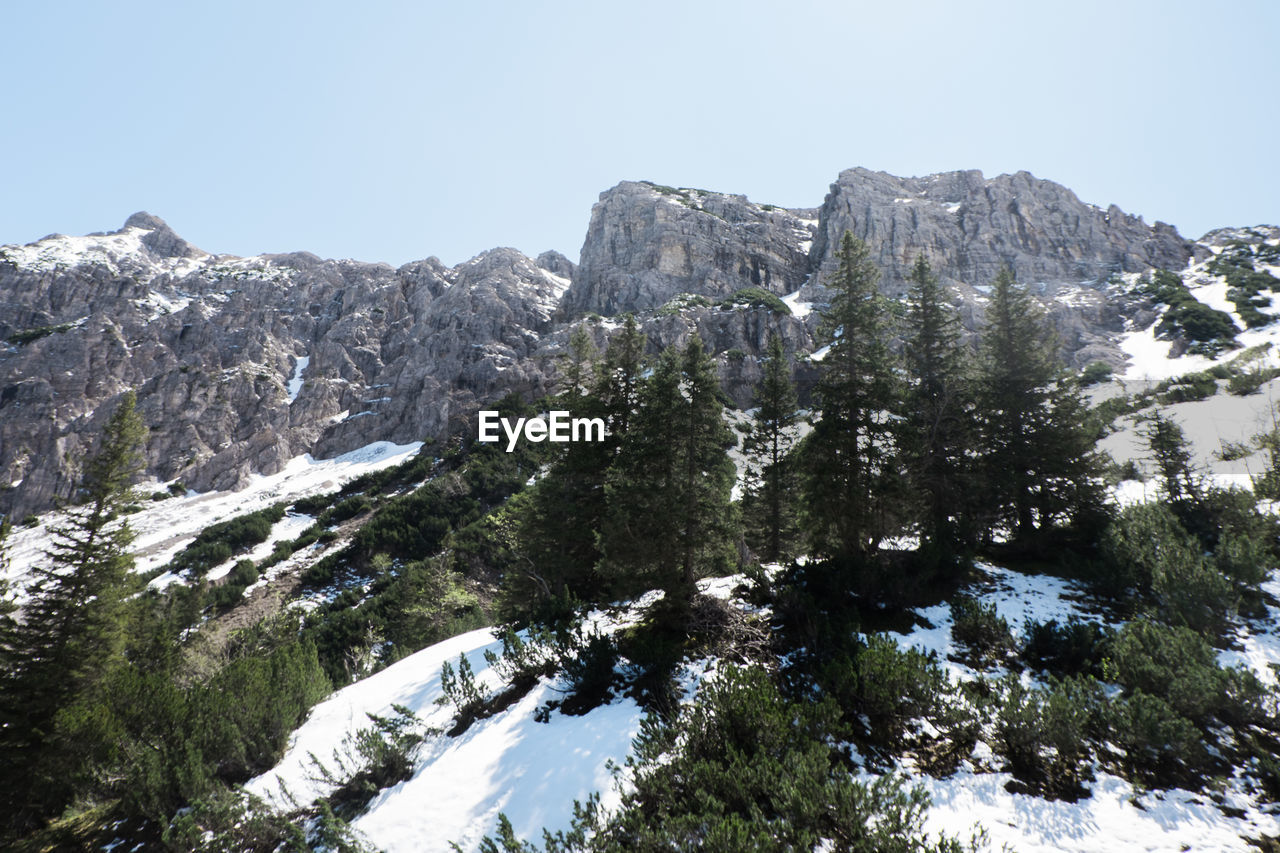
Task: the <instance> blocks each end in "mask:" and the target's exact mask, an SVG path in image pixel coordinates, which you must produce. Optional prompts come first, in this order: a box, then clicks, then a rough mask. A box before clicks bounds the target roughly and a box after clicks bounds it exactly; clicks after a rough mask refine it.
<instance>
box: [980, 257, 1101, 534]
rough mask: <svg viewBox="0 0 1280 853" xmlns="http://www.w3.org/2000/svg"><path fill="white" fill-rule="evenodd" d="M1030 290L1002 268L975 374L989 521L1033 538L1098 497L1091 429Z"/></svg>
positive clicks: (1091, 505) (1090, 505) (1081, 513)
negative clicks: (1020, 285) (977, 378)
mask: <svg viewBox="0 0 1280 853" xmlns="http://www.w3.org/2000/svg"><path fill="white" fill-rule="evenodd" d="M1054 347H1055V340H1054V336H1053V335H1052V334H1051V333H1050V331H1049V329H1048V327H1047V325H1046V323H1045V321H1044V319H1043V318H1042V316H1041V315H1040V312H1039V310H1038V309H1037V308H1036V307H1035V305H1034V304H1033V303H1032V301H1031V297H1030V296H1028V295H1027V293H1026V292H1025V291H1024V290H1023V289H1022V288H1020V287H1018V286H1017V283H1016V282H1015V281H1014V277H1013V273H1012V272H1011V271H1010V270H1008V269H1003V270H1001V271H1000V273H999V274H998V275H997V276H996V280H995V283H994V286H993V288H992V293H991V302H990V304H989V306H988V308H987V326H986V329H985V332H984V337H983V358H982V362H981V376H980V390H979V399H980V410H981V421H982V424H981V427H982V429H981V431H982V442H981V443H982V450H983V466H982V467H983V480H984V483H985V486H986V490H987V492H988V494H987V496H986V500H987V502H988V504H989V507H990V510H991V512H992V514H993V517H992V518H991V522H992V523H994V524H995V525H997V526H1002V527H1005V528H1006V529H1008V530H1009V531H1011V532H1012V533H1013V536H1014V538H1015V540H1018V541H1022V542H1024V543H1026V542H1029V541H1031V540H1033V539H1034V538H1035V536H1036V533H1037V532H1038V531H1040V530H1041V529H1044V528H1046V527H1049V526H1052V525H1053V524H1054V523H1055V522H1056V521H1058V520H1062V519H1064V518H1080V517H1083V516H1084V515H1085V514H1087V513H1088V512H1090V511H1091V510H1093V509H1095V508H1096V507H1097V506H1098V505H1099V504H1100V501H1101V496H1100V492H1099V487H1098V485H1097V482H1096V479H1095V475H1096V473H1097V459H1096V456H1095V455H1094V453H1093V444H1094V438H1095V437H1094V436H1092V435H1091V434H1090V433H1089V431H1088V426H1087V419H1086V417H1085V414H1086V412H1085V405H1084V402H1083V401H1082V400H1081V398H1080V394H1079V391H1078V389H1077V387H1076V385H1075V383H1074V382H1072V381H1071V380H1070V379H1069V378H1068V377H1067V376H1066V375H1065V372H1064V371H1063V370H1062V367H1061V365H1060V364H1059V362H1058V361H1057V359H1056V356H1055V355H1054Z"/></svg>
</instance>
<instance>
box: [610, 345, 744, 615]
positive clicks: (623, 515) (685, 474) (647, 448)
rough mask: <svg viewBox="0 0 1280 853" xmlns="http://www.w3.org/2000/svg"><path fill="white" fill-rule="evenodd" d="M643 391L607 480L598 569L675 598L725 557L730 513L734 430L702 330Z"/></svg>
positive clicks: (661, 363) (688, 592) (671, 354)
mask: <svg viewBox="0 0 1280 853" xmlns="http://www.w3.org/2000/svg"><path fill="white" fill-rule="evenodd" d="M639 400H640V405H639V407H638V408H637V410H636V412H635V416H634V419H633V420H632V422H631V427H630V429H629V430H628V432H627V434H626V436H625V437H624V439H623V443H622V446H621V448H620V450H619V454H618V457H617V460H616V462H615V463H614V465H613V466H612V468H611V469H610V470H609V474H608V478H607V480H606V484H605V496H606V502H607V514H606V518H605V521H604V525H603V527H602V530H601V534H600V539H599V544H600V550H601V552H602V554H603V560H602V568H603V570H604V571H605V572H606V573H607V574H608V575H610V576H611V577H613V578H617V579H622V580H624V581H630V582H632V583H634V582H635V581H644V582H646V583H652V584H655V585H657V586H658V587H660V588H662V589H664V590H666V592H667V596H668V599H669V601H670V602H671V603H672V604H673V605H676V606H678V605H680V604H682V603H686V602H688V601H689V600H690V599H691V598H692V595H693V593H694V589H695V587H694V582H695V581H696V579H697V577H698V576H699V575H700V574H702V573H703V572H704V571H706V570H708V569H709V568H712V567H713V566H716V564H717V563H723V562H724V561H725V555H726V552H727V549H728V547H729V535H730V530H731V526H732V518H733V510H732V507H731V506H730V504H729V497H730V493H731V491H732V488H733V481H734V467H733V462H732V461H731V460H730V459H729V457H728V454H727V452H726V451H727V450H728V448H729V447H732V446H733V444H734V440H733V434H732V433H731V432H730V431H729V428H728V427H727V426H726V425H725V423H724V417H723V407H722V405H721V403H720V396H719V382H718V380H717V378H716V374H715V363H714V361H712V359H711V358H710V356H708V355H707V354H706V352H704V351H703V348H702V340H701V338H699V337H698V336H697V335H696V334H695V335H694V336H693V337H692V338H690V340H689V343H688V346H687V347H686V348H685V350H684V353H683V354H680V353H677V352H676V351H675V350H674V349H668V350H666V351H665V352H664V353H663V354H662V356H661V358H660V359H659V360H658V363H657V365H656V366H655V367H654V370H653V373H652V374H651V375H650V376H649V377H648V378H647V379H645V381H644V383H643V385H642V387H641V389H640V398H639ZM637 588H640V587H633V591H634V589H637Z"/></svg>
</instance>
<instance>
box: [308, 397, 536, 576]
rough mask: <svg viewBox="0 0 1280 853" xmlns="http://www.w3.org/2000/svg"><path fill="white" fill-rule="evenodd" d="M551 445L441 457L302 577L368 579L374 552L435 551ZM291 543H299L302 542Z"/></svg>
mask: <svg viewBox="0 0 1280 853" xmlns="http://www.w3.org/2000/svg"><path fill="white" fill-rule="evenodd" d="M495 408H496V409H497V411H498V412H499V414H500V416H501V417H507V418H516V417H529V416H531V415H534V414H536V411H535V409H534V408H533V407H532V406H530V405H529V404H527V403H525V402H524V401H522V400H521V399H520V398H519V397H517V396H515V395H508V396H507V397H504V398H503V399H502V400H500V401H499V402H498V403H497V404H496V406H495ZM553 446H554V445H550V444H548V443H545V442H544V443H541V444H534V443H531V442H519V443H517V445H516V448H515V450H514V451H513V452H511V453H507V452H505V447H499V446H498V445H497V444H493V443H479V442H473V443H470V444H468V445H467V446H466V447H465V449H463V450H462V451H460V452H459V453H457V454H455V455H454V456H453V458H452V459H450V460H446V461H445V463H444V464H443V465H442V469H443V470H440V471H438V473H437V476H436V477H435V478H434V479H432V480H430V481H429V482H427V483H425V484H423V485H422V486H420V487H418V488H417V489H415V490H414V491H412V492H410V493H409V494H405V495H399V496H396V497H392V498H390V499H389V500H387V501H385V502H384V503H383V504H382V505H381V506H380V507H379V508H378V509H377V510H376V511H375V512H373V513H372V515H371V516H370V518H369V519H368V521H366V522H365V523H364V525H363V526H361V527H360V529H359V530H358V531H357V532H356V534H355V536H354V537H352V540H351V543H350V544H349V545H348V546H347V547H346V548H344V549H343V550H342V551H341V552H339V553H338V554H334V555H331V556H329V557H326V558H325V559H323V560H321V561H320V562H318V563H315V564H313V565H312V566H311V567H310V568H309V569H307V571H306V572H304V574H303V583H304V584H306V585H307V586H310V587H320V586H324V585H326V584H329V583H332V582H334V581H335V580H337V579H342V578H351V577H369V576H371V575H374V574H376V573H377V569H376V567H375V558H378V557H382V558H383V559H384V560H390V561H396V560H405V561H410V560H413V561H418V560H422V559H424V558H426V557H429V556H432V555H434V554H437V553H438V552H439V551H440V550H441V549H442V548H443V547H444V544H445V540H446V537H447V536H448V535H449V534H450V532H451V531H454V530H458V529H461V528H464V527H466V526H467V525H469V524H472V523H474V522H476V521H478V520H480V519H481V518H483V517H484V516H485V515H486V514H487V513H488V512H490V511H491V510H492V509H494V508H495V507H497V506H499V505H500V504H502V502H503V501H505V500H506V499H507V498H509V497H511V496H512V495H514V494H515V493H516V492H518V491H520V490H521V489H522V488H523V487H524V485H525V483H526V482H528V480H529V478H530V476H531V475H533V474H535V473H536V472H537V470H538V467H539V466H540V465H541V464H542V461H543V460H544V459H545V457H546V455H547V454H548V453H549V452H550V451H549V450H548V448H549V447H553ZM341 505H342V504H339V506H341ZM349 506H350V505H349ZM354 506H358V507H361V508H362V507H363V504H361V503H360V502H359V500H358V499H357V500H356V503H355V504H354ZM336 509H337V507H335V510H336ZM320 532H321V531H320V530H319V529H316V528H313V529H312V530H309V531H308V532H307V534H305V535H306V536H309V537H310V540H309V541H315V539H318V538H319V535H320ZM308 544H309V543H308ZM293 547H300V543H298V542H295V544H294V546H293ZM384 565H385V564H384Z"/></svg>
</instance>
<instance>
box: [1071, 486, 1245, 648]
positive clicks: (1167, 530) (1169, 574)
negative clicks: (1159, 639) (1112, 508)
mask: <svg viewBox="0 0 1280 853" xmlns="http://www.w3.org/2000/svg"><path fill="white" fill-rule="evenodd" d="M1099 550H1100V552H1101V554H1102V558H1103V570H1102V571H1100V572H1099V573H1098V575H1097V576H1096V577H1095V578H1094V585H1095V587H1096V588H1098V590H1099V591H1101V592H1104V593H1106V594H1108V595H1111V596H1113V597H1122V596H1125V595H1136V596H1137V597H1138V598H1139V599H1141V600H1145V601H1149V602H1151V603H1152V604H1153V605H1154V606H1155V607H1156V608H1157V609H1158V610H1159V611H1160V613H1161V614H1162V615H1163V616H1164V618H1166V619H1168V620H1170V621H1171V622H1174V623H1177V624H1184V625H1188V626H1190V627H1192V628H1196V629H1197V630H1213V629H1217V628H1219V627H1221V625H1222V623H1223V620H1224V619H1225V618H1227V616H1228V615H1229V614H1230V613H1231V611H1233V610H1234V609H1235V607H1236V606H1237V604H1238V598H1237V596H1236V594H1235V592H1234V590H1233V588H1232V585H1231V582H1230V581H1229V580H1227V578H1225V577H1224V576H1223V575H1222V573H1221V572H1220V571H1218V569H1217V567H1216V566H1215V565H1214V564H1213V563H1212V562H1211V561H1210V560H1207V559H1206V558H1205V556H1204V553H1203V549H1202V547H1201V545H1200V543H1199V542H1197V541H1196V540H1195V538H1193V537H1192V536H1191V535H1190V534H1188V533H1187V532H1186V530H1185V529H1184V528H1183V527H1182V525H1181V524H1180V523H1179V522H1178V519H1177V517H1176V516H1175V515H1174V514H1173V512H1172V511H1171V510H1170V509H1169V507H1168V506H1166V505H1165V504H1163V503H1148V504H1137V505H1134V506H1130V507H1126V508H1125V509H1124V510H1122V511H1121V512H1120V514H1119V515H1118V516H1117V517H1116V518H1115V519H1114V520H1113V522H1112V523H1111V525H1110V526H1109V527H1108V528H1107V530H1106V532H1105V533H1104V534H1103V537H1102V541H1101V543H1100V549H1099Z"/></svg>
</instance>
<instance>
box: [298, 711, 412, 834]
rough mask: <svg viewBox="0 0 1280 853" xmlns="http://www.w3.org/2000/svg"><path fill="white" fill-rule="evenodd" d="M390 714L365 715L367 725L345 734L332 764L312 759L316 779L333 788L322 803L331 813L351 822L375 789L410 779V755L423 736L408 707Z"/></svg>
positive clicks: (325, 760)
mask: <svg viewBox="0 0 1280 853" xmlns="http://www.w3.org/2000/svg"><path fill="white" fill-rule="evenodd" d="M392 710H393V711H394V714H392V715H390V716H386V717H380V716H378V715H376V714H368V715H367V716H368V717H369V721H370V723H372V725H370V726H368V727H366V728H362V729H360V730H359V731H358V732H356V733H355V734H352V735H348V736H347V737H346V738H345V739H344V740H343V743H342V745H341V746H340V747H339V748H338V749H336V750H335V751H334V753H333V756H332V759H331V760H327V759H322V758H321V757H320V756H316V755H312V756H311V759H312V765H313V766H314V767H315V769H316V771H317V775H318V776H319V777H320V778H321V779H324V780H325V781H327V782H329V783H331V784H332V785H333V786H334V790H333V793H331V794H330V795H329V796H328V797H327V798H326V801H325V805H326V806H327V807H328V808H329V809H330V810H331V811H330V814H331V815H333V816H336V817H338V818H340V819H341V820H344V821H345V820H352V819H354V818H355V817H357V816H359V815H360V813H361V812H363V811H364V809H365V807H366V806H367V805H368V804H369V801H370V800H372V799H373V798H374V797H375V796H377V794H378V792H379V791H381V790H383V789H384V788H389V787H391V786H392V785H394V784H396V783H398V782H403V781H405V780H406V779H409V778H410V777H411V776H412V775H413V751H414V750H415V749H416V748H417V746H418V744H420V743H422V741H423V740H424V739H425V737H426V732H425V731H424V729H423V726H422V724H421V722H420V721H419V720H418V718H417V716H416V715H415V714H414V713H413V712H412V711H410V710H409V709H408V708H406V707H404V706H403V705H393V706H392ZM333 765H336V767H335V766H333Z"/></svg>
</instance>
